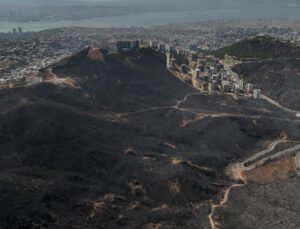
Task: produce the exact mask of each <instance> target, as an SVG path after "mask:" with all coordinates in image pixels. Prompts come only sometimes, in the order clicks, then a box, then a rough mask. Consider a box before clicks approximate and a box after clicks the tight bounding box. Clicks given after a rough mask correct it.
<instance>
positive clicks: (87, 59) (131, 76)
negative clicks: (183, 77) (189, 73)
mask: <svg viewBox="0 0 300 229" xmlns="http://www.w3.org/2000/svg"><path fill="white" fill-rule="evenodd" d="M40 74H41V75H42V76H43V77H44V81H45V82H43V83H40V84H36V85H32V86H28V87H19V88H12V89H3V90H0V103H1V112H0V171H1V172H0V191H1V196H0V206H1V208H2V209H1V211H0V225H3V226H4V228H127V229H140V228H145V229H147V228H160V227H162V228H187V229H190V228H197V229H198V228H209V222H208V218H207V216H208V214H209V212H210V207H211V203H210V201H211V200H214V199H216V198H217V197H218V196H219V195H220V193H221V192H222V189H223V187H224V186H228V185H229V184H230V180H228V178H226V176H225V174H224V168H225V167H226V166H227V165H228V164H229V163H230V162H231V161H233V160H236V159H237V158H241V157H245V156H248V155H249V154H250V153H252V152H253V150H254V148H255V149H256V148H262V147H263V146H264V145H265V142H266V141H269V140H272V139H277V138H279V137H280V136H281V134H282V133H283V132H284V133H285V134H286V135H287V136H288V137H289V138H291V139H299V137H300V136H299V128H300V124H299V122H293V120H291V121H286V118H287V115H286V114H285V113H283V112H281V111H280V110H279V111H278V110H277V109H276V108H274V107H272V106H270V105H265V103H264V102H263V101H252V100H248V99H235V98H234V97H232V96H230V95H227V96H221V95H219V94H218V93H217V94H211V93H206V92H199V91H197V90H196V89H193V88H191V87H190V86H189V85H187V84H184V83H183V82H181V81H180V80H178V79H177V78H175V77H174V76H173V75H172V74H171V73H169V72H168V71H167V70H166V69H165V59H164V57H163V56H160V55H159V54H158V53H156V52H154V51H151V50H147V49H146V50H140V51H132V52H126V53H120V54H111V55H108V54H106V53H105V52H103V51H100V50H95V49H90V48H89V49H85V50H83V51H82V52H80V53H78V54H77V55H74V56H72V57H70V58H67V59H65V60H63V61H61V62H59V63H57V64H55V65H53V66H52V67H49V68H48V69H44V70H43V71H42V72H41V73H40ZM262 108H263V109H262ZM239 207H244V206H243V205H242V204H241V205H239Z"/></svg>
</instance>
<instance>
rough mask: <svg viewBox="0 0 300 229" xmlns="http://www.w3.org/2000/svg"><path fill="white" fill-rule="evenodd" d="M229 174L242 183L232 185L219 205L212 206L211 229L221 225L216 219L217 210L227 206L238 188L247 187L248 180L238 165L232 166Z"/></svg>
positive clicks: (209, 216)
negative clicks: (233, 191) (232, 193)
mask: <svg viewBox="0 0 300 229" xmlns="http://www.w3.org/2000/svg"><path fill="white" fill-rule="evenodd" d="M229 170H230V171H229V173H230V176H232V178H234V179H236V180H240V181H241V182H242V183H234V184H232V185H230V186H229V187H228V188H227V189H226V190H225V191H224V194H223V197H222V199H221V200H220V201H219V202H218V203H217V204H213V203H212V204H211V211H210V213H209V215H208V220H209V224H210V228H211V229H217V228H218V226H219V225H220V224H219V223H218V222H217V220H216V219H214V215H215V213H216V211H217V209H219V208H221V207H224V206H226V204H227V203H228V200H229V198H230V193H231V191H232V190H234V189H238V188H242V187H244V186H245V185H247V179H246V177H245V176H244V174H243V171H242V170H241V169H240V168H239V166H237V165H232V166H230V167H229Z"/></svg>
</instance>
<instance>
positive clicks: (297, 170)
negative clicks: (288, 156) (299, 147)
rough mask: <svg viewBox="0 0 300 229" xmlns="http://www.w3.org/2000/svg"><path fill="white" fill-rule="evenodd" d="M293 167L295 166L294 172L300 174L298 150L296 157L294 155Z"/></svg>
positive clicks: (299, 153)
mask: <svg viewBox="0 0 300 229" xmlns="http://www.w3.org/2000/svg"><path fill="white" fill-rule="evenodd" d="M295 167H296V172H297V173H298V174H299V176H300V152H298V153H297V155H296V157H295Z"/></svg>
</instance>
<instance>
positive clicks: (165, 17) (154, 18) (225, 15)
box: [0, 7, 300, 32]
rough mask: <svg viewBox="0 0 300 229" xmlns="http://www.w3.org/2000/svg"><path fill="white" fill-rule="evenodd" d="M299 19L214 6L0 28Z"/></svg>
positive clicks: (286, 13) (286, 11)
mask: <svg viewBox="0 0 300 229" xmlns="http://www.w3.org/2000/svg"><path fill="white" fill-rule="evenodd" d="M260 19H262V20H272V19H274V20H292V21H293V20H300V13H299V8H298V7H296V8H292V7H291V8H283V9H282V8H275V9H274V8H270V9H266V8H262V9H260V8H258V9H255V10H248V9H226V10H224V9H215V10H197V11H191V10H189V11H168V12H165V11H157V12H149V13H132V14H128V15H123V16H110V17H98V18H89V19H83V20H62V21H38V22H25V23H19V22H6V21H1V22H0V32H8V31H11V30H12V28H17V27H22V28H23V31H35V32H36V31H41V30H46V29H53V28H60V27H70V26H80V27H90V28H112V27H114V28H127V27H136V26H138V27H151V26H161V25H167V24H174V23H189V22H202V21H210V20H260Z"/></svg>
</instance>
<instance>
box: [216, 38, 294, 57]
mask: <svg viewBox="0 0 300 229" xmlns="http://www.w3.org/2000/svg"><path fill="white" fill-rule="evenodd" d="M212 54H214V55H215V56H217V57H220V58H223V57H224V56H225V55H226V54H227V55H230V56H235V57H238V58H262V59H265V58H296V57H300V47H299V46H298V47H296V46H295V44H292V43H288V42H287V43H286V42H282V41H280V40H277V39H275V38H272V37H268V36H263V37H255V38H252V39H245V40H242V41H240V42H238V43H235V44H233V45H230V46H227V47H224V48H221V49H219V50H216V51H214V52H212Z"/></svg>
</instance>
